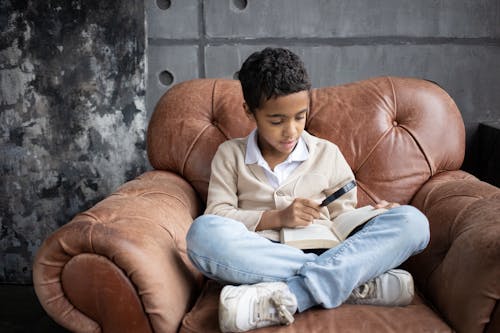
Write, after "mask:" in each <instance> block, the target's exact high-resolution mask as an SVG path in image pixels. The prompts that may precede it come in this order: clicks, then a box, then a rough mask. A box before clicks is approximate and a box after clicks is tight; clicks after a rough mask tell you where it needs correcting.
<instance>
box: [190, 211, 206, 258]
mask: <svg viewBox="0 0 500 333" xmlns="http://www.w3.org/2000/svg"><path fill="white" fill-rule="evenodd" d="M212 219H213V217H211V216H210V215H202V216H199V217H197V218H196V219H195V220H194V221H193V223H192V224H191V226H190V227H189V230H188V233H187V235H186V246H187V249H188V251H194V252H198V250H197V248H198V247H199V246H200V245H203V244H206V241H207V238H208V237H210V235H212V232H211V231H210V229H211V228H210V225H211V221H212Z"/></svg>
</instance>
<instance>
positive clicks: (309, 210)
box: [303, 207, 319, 219]
mask: <svg viewBox="0 0 500 333" xmlns="http://www.w3.org/2000/svg"><path fill="white" fill-rule="evenodd" d="M303 212H304V213H306V214H308V215H310V216H312V218H313V219H317V218H319V210H317V209H313V208H311V207H304V210H303Z"/></svg>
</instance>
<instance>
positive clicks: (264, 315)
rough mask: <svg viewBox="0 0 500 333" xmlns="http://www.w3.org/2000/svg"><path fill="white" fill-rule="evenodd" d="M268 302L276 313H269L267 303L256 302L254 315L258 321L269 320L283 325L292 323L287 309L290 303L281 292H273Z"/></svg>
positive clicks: (291, 315)
mask: <svg viewBox="0 0 500 333" xmlns="http://www.w3.org/2000/svg"><path fill="white" fill-rule="evenodd" d="M270 301H271V304H272V305H274V308H275V309H276V311H269V310H270V309H269V303H267V302H265V301H259V302H257V304H256V311H255V313H256V315H257V318H258V319H259V320H269V321H272V322H279V323H280V324H284V325H288V324H291V323H293V321H294V318H293V314H292V313H291V312H290V311H289V310H288V309H287V305H290V304H289V303H290V301H289V300H288V299H287V298H286V297H285V296H284V294H283V293H282V292H281V291H275V292H273V293H272V295H271V299H270ZM266 303H267V304H266Z"/></svg>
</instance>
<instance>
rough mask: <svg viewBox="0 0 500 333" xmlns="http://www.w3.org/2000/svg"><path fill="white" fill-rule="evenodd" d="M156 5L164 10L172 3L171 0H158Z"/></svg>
mask: <svg viewBox="0 0 500 333" xmlns="http://www.w3.org/2000/svg"><path fill="white" fill-rule="evenodd" d="M156 5H157V6H158V8H160V9H162V10H167V9H169V8H170V6H171V5H172V2H171V1H170V0H156Z"/></svg>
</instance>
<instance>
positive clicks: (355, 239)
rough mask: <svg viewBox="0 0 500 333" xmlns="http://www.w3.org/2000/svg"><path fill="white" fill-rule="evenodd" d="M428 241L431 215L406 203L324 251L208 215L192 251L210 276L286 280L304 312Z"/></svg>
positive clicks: (197, 225)
mask: <svg viewBox="0 0 500 333" xmlns="http://www.w3.org/2000/svg"><path fill="white" fill-rule="evenodd" d="M428 242H429V223H428V221H427V218H426V217H425V215H423V214H422V213H421V212H420V211H419V210H418V209H416V208H414V207H412V206H400V207H396V208H392V209H390V210H389V211H387V212H386V213H384V214H382V215H379V216H377V217H375V218H373V219H371V220H370V221H368V222H367V223H366V224H365V225H364V227H363V228H362V229H361V230H360V231H358V232H356V233H355V234H353V235H352V236H350V237H349V238H347V239H346V240H345V241H344V242H343V243H341V244H340V245H338V246H336V247H334V248H332V249H329V250H327V251H325V252H323V253H322V254H321V255H316V254H314V253H304V252H303V251H302V250H299V249H296V248H294V247H291V246H288V245H284V244H280V243H276V242H272V241H270V240H268V239H267V238H264V237H262V236H259V235H258V234H256V233H254V232H251V231H248V229H247V228H246V227H245V225H244V224H243V223H241V222H238V221H235V220H232V219H228V218H224V217H220V216H215V215H203V216H200V217H199V218H197V219H196V220H195V221H194V222H193V224H192V225H191V228H190V229H189V232H188V234H187V251H188V255H189V258H190V259H191V261H192V262H193V264H194V265H195V266H196V267H197V268H198V269H199V270H200V271H201V272H202V273H203V274H204V275H205V276H207V277H209V278H211V279H214V280H217V281H220V282H222V283H226V284H255V283H259V282H268V281H283V282H286V283H287V285H288V287H289V288H290V290H291V292H292V293H293V294H295V296H296V297H297V302H298V308H299V311H304V310H306V309H308V308H310V307H312V306H316V305H321V306H323V307H325V308H334V307H337V306H339V305H341V304H342V303H343V302H344V301H345V300H346V299H347V298H348V297H349V295H350V293H351V292H352V290H353V289H355V288H356V287H358V286H359V285H361V284H363V283H365V282H366V281H369V280H371V279H373V278H375V277H377V276H379V275H380V274H382V273H384V272H386V271H388V270H390V269H392V268H395V267H397V266H399V265H400V264H401V263H403V262H404V261H405V260H406V259H408V258H409V257H410V256H411V255H413V254H416V253H418V252H420V251H422V250H423V249H424V248H425V247H426V246H427V243H428Z"/></svg>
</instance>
